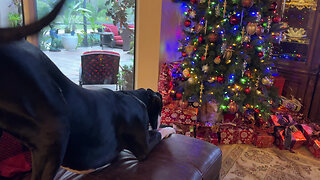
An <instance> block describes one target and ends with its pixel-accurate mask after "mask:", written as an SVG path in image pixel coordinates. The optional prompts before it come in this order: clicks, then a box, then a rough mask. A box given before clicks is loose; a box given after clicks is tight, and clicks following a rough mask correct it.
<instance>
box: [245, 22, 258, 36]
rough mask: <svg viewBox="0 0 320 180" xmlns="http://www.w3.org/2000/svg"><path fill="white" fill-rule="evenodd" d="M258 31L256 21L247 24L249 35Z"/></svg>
mask: <svg viewBox="0 0 320 180" xmlns="http://www.w3.org/2000/svg"><path fill="white" fill-rule="evenodd" d="M256 31H257V24H256V23H248V25H247V33H248V34H249V35H254V33H256Z"/></svg>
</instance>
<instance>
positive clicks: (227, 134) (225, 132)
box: [219, 123, 239, 144]
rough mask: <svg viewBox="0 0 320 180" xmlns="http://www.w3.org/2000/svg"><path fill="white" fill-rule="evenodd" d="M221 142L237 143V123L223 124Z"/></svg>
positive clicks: (220, 129)
mask: <svg viewBox="0 0 320 180" xmlns="http://www.w3.org/2000/svg"><path fill="white" fill-rule="evenodd" d="M219 131H220V144H235V143H236V142H237V136H238V132H239V131H238V128H237V127H236V124H232V123H229V124H226V123H225V124H222V125H220V128H219Z"/></svg>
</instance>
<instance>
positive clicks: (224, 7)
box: [223, 0, 227, 18]
mask: <svg viewBox="0 0 320 180" xmlns="http://www.w3.org/2000/svg"><path fill="white" fill-rule="evenodd" d="M226 12H227V0H224V3H223V18H225V17H226Z"/></svg>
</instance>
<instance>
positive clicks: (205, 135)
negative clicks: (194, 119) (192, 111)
mask: <svg viewBox="0 0 320 180" xmlns="http://www.w3.org/2000/svg"><path fill="white" fill-rule="evenodd" d="M218 131H219V125H216V124H214V125H212V124H203V123H198V124H197V131H196V138H197V139H201V140H204V141H207V142H209V143H211V144H214V145H218V144H219V139H218Z"/></svg>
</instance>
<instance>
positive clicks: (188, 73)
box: [182, 69, 190, 77]
mask: <svg viewBox="0 0 320 180" xmlns="http://www.w3.org/2000/svg"><path fill="white" fill-rule="evenodd" d="M182 74H183V76H184V77H189V76H190V72H189V70H188V69H184V70H183V71H182Z"/></svg>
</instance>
